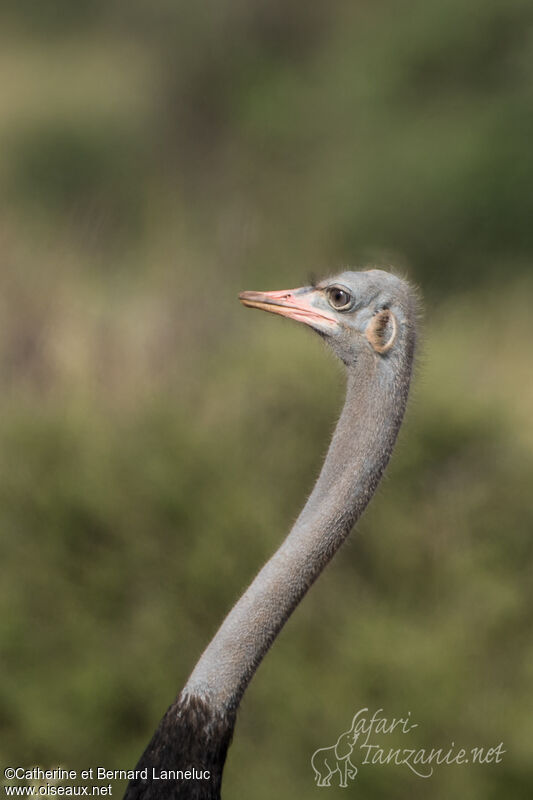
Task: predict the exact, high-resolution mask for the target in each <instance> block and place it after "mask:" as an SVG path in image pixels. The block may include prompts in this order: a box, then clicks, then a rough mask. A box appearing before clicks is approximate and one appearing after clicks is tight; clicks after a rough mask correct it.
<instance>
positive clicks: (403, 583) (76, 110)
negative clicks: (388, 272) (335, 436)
mask: <svg viewBox="0 0 533 800" xmlns="http://www.w3.org/2000/svg"><path fill="white" fill-rule="evenodd" d="M531 18H532V14H531V4H529V3H527V2H525V0H509V2H506V3H503V2H501V0H488V1H487V0H484V1H483V2H481V0H471V2H470V3H468V4H466V5H465V4H464V3H459V2H457V0H439V2H437V3H434V4H431V5H428V4H427V3H422V2H421V1H419V0H414V1H413V2H411V3H410V4H408V6H406V5H405V4H399V3H397V2H393V1H392V0H388V1H387V2H383V3H381V4H379V6H376V5H374V6H371V5H369V4H368V3H364V2H358V3H343V2H341V1H340V0H338V2H333V3H324V2H312V3H309V4H307V5H306V8H305V9H303V7H302V5H301V4H300V3H297V2H295V0H293V1H291V2H285V3H281V2H274V3H272V2H266V0H255V1H254V2H251V3H250V2H246V3H244V2H240V0H233V1H230V0H226V1H225V2H223V3H208V4H200V5H194V4H188V3H180V2H172V3H170V2H166V0H156V2H146V1H145V0H134V2H130V3H128V4H127V6H125V5H124V4H122V3H119V2H117V0H112V2H109V3H106V4H104V3H81V2H78V3H75V4H73V3H65V2H59V0H55V2H46V3H45V2H42V3H34V2H29V0H28V1H27V2H18V3H4V4H3V5H2V9H1V10H0V21H1V23H2V24H1V26H0V30H1V31H2V33H1V34H0V44H1V45H2V46H1V47H0V75H1V76H2V77H1V78H0V81H1V83H0V89H1V91H0V144H1V147H0V243H1V247H0V384H1V388H2V391H1V394H0V409H1V415H0V530H1V531H2V535H1V553H2V563H3V566H4V571H3V580H2V583H1V586H0V609H1V613H0V647H1V649H2V654H3V663H4V681H3V683H2V687H1V690H0V714H1V716H0V726H1V730H2V734H3V735H2V737H1V739H0V754H1V756H2V758H3V759H4V760H5V761H6V763H11V762H13V763H15V762H16V763H18V762H19V761H21V759H23V760H24V761H25V762H27V763H28V764H34V763H38V764H42V765H44V766H51V765H53V764H56V763H57V762H61V763H62V764H64V765H66V766H69V767H71V768H79V769H82V768H88V767H89V766H91V765H95V764H100V763H102V764H104V765H106V766H107V767H108V768H113V769H118V768H125V767H128V766H132V765H133V764H134V763H135V761H136V759H137V757H138V755H139V753H140V751H141V750H142V748H143V747H144V745H145V743H146V741H147V740H148V737H149V735H150V734H151V732H152V730H153V728H154V727H155V724H156V722H157V720H158V718H159V716H160V715H161V714H162V712H163V711H164V709H165V708H166V706H167V705H168V704H169V703H170V701H171V700H172V698H173V696H174V694H175V692H176V691H177V690H178V688H179V686H180V685H181V683H182V682H183V681H184V680H185V679H186V677H187V674H188V671H189V670H190V669H191V667H192V665H193V664H194V661H195V659H196V657H197V656H198V655H199V653H200V651H201V650H202V648H203V647H204V646H205V644H206V642H207V641H208V639H209V637H210V636H211V635H212V633H213V632H214V630H215V628H216V626H217V625H218V623H219V622H220V619H221V616H222V614H223V613H224V612H225V610H226V609H228V608H229V606H230V605H231V603H232V602H233V601H234V599H235V598H236V596H237V595H238V594H239V592H240V591H241V590H242V588H243V587H244V586H245V585H246V583H247V582H248V581H249V580H250V578H251V577H252V576H253V574H254V573H255V571H256V570H257V568H258V567H259V565H260V564H261V563H262V561H263V560H264V559H265V558H266V557H268V555H269V554H270V553H271V552H272V550H273V549H274V548H275V546H276V544H277V543H278V542H279V540H280V539H281V537H282V536H283V534H284V532H285V531H286V530H287V529H288V528H289V526H290V524H291V521H292V520H293V519H294V518H295V516H296V514H297V512H298V510H299V508H300V506H301V504H302V501H303V499H304V497H305V495H306V492H307V491H309V489H310V487H311V485H312V481H313V478H314V476H315V475H316V473H317V471H318V468H319V465H320V459H321V457H322V454H323V453H324V452H325V448H326V446H327V442H328V439H329V436H330V433H331V429H332V424H333V420H334V419H335V414H336V413H337V412H338V409H339V406H340V402H341V398H342V372H341V370H340V368H339V367H338V366H337V365H336V364H334V362H333V360H332V359H331V358H325V357H324V356H323V354H322V353H321V352H320V347H319V346H318V342H317V341H315V340H314V339H313V337H312V336H310V335H306V334H307V332H305V331H298V330H297V328H296V326H295V327H294V329H293V328H292V327H291V326H290V325H286V324H284V323H282V322H281V321H279V320H277V321H275V320H273V319H270V318H262V317H261V316H260V315H257V316H252V315H250V316H248V312H244V311H242V310H239V308H238V306H237V304H236V300H235V296H236V293H237V292H238V291H239V290H241V289H245V288H258V289H259V288H263V287H264V288H276V287H279V288H282V287H285V286H291V285H297V284H299V283H303V282H304V281H306V280H307V273H308V271H311V272H314V273H318V274H320V273H323V272H328V271H335V270H336V269H337V268H339V267H341V266H343V265H344V264H346V263H350V264H357V263H363V264H365V263H373V262H379V263H393V264H394V265H395V266H396V268H397V269H399V270H400V271H401V272H403V273H407V274H408V275H410V276H411V277H412V279H413V280H415V282H417V283H419V284H420V286H421V287H422V291H423V294H424V296H425V298H426V301H425V304H426V310H425V320H424V323H423V336H422V347H421V354H420V359H419V360H420V365H419V369H418V373H417V376H416V380H415V387H414V393H413V398H412V402H411V406H410V411H409V414H408V420H407V423H406V426H405V429H404V431H403V433H402V436H401V439H400V442H399V444H398V447H397V451H396V454H395V457H394V459H393V463H392V464H391V469H390V471H389V473H388V478H387V479H386V480H385V482H384V484H383V486H382V487H381V488H380V490H379V492H378V496H377V497H376V499H375V501H374V503H373V504H372V506H371V508H370V510H369V511H368V513H367V515H366V516H365V518H364V520H363V521H362V523H361V525H360V526H359V531H358V533H357V534H356V535H355V536H354V537H353V538H352V540H351V541H350V543H349V544H348V545H347V546H346V547H345V548H343V551H342V552H341V554H340V555H339V557H338V558H337V559H336V560H335V561H334V563H333V564H332V565H331V567H330V568H329V569H328V571H327V572H326V574H325V575H324V576H323V577H322V578H321V580H320V582H319V584H318V585H317V586H316V587H315V588H314V589H313V590H312V592H311V593H310V595H309V597H308V598H306V600H305V602H304V603H303V604H302V606H301V608H299V609H298V611H297V613H296V614H295V616H294V618H292V619H291V620H290V622H289V623H288V625H287V628H286V629H285V630H284V631H283V633H282V635H281V637H280V640H279V642H277V643H276V647H275V648H274V649H273V651H272V653H270V654H269V656H268V658H267V659H266V661H265V663H264V665H263V666H262V667H261V670H260V673H259V675H258V678H257V680H255V681H254V683H253V684H252V686H251V688H250V691H249V694H248V695H247V698H246V700H245V702H244V705H243V708H242V711H241V714H240V718H239V724H238V729H237V735H236V738H235V742H234V744H233V746H232V749H231V751H230V757H229V760H228V773H227V780H226V793H227V795H228V796H236V797H241V796H248V795H249V794H253V796H255V797H257V798H261V797H269V796H270V795H271V793H272V786H275V787H276V788H275V791H276V792H277V793H278V794H279V795H280V797H281V796H286V797H300V796H301V797H305V796H307V794H308V793H309V791H310V787H311V786H312V785H313V784H312V782H311V781H312V777H313V776H312V774H311V770H310V766H309V758H310V755H311V753H312V752H313V751H314V750H315V749H316V748H317V747H320V746H324V745H325V744H327V743H328V742H330V741H334V740H335V739H336V737H337V736H338V735H339V733H340V732H341V731H342V730H344V729H345V727H346V725H347V723H348V721H349V718H350V717H351V714H353V713H354V712H355V711H356V710H357V709H359V708H361V707H364V706H374V707H376V708H379V707H383V708H384V709H386V711H387V713H388V714H389V716H393V715H395V716H402V715H404V714H405V713H406V712H407V711H408V710H411V711H412V715H413V718H414V719H416V721H418V722H419V728H418V729H417V734H416V736H417V737H419V738H418V740H417V742H418V746H419V747H424V746H428V745H429V743H431V744H435V745H439V744H442V742H447V741H455V742H460V743H461V745H464V746H465V747H472V746H492V745H493V744H497V743H498V742H499V741H501V740H503V741H504V746H505V749H506V750H507V752H506V755H505V757H504V762H503V763H502V764H501V765H497V766H495V767H493V768H488V767H487V768H482V767H476V768H475V767H471V768H463V769H460V768H456V769H452V768H446V769H445V768H442V769H441V770H440V771H437V772H436V773H435V776H434V777H433V778H432V779H431V796H432V797H435V798H437V800H438V798H448V797H450V795H452V794H461V795H462V796H468V797H469V798H472V799H473V800H476V798H484V799H485V798H492V797H494V798H496V797H501V796H513V797H516V798H520V797H526V796H529V793H530V788H531V785H532V783H533V780H532V778H533V776H532V774H531V766H530V764H531V758H530V747H529V742H530V741H531V735H532V729H531V713H530V708H529V707H528V696H529V694H530V688H531V680H532V676H533V650H532V643H531V636H530V630H531V622H532V620H531V605H532V603H531V600H532V597H531V586H532V585H533V582H532V580H531V578H532V575H531V571H532V566H531V565H532V559H531V556H532V552H531V550H532V544H531V530H532V523H533V519H532V516H533V513H532V507H531V501H530V491H529V487H530V486H531V482H532V479H533V455H532V448H533V426H532V424H531V416H530V410H531V403H532V400H533V382H532V379H531V374H530V372H531V371H530V370H529V369H528V365H529V363H530V360H531V359H530V356H529V338H528V334H529V330H530V309H529V297H530V295H531V256H532V250H533V239H532V234H531V230H532V229H531V217H532V211H533V208H532V193H531V189H530V186H531V183H532V178H533V156H532V154H531V146H530V141H531V128H532V124H533V112H532V105H531V78H532V66H531V63H532V62H531V53H532V52H533V30H532V25H531ZM295 365H297V369H295ZM287 708H290V709H291V713H290V714H287ZM347 708H348V711H346V709H347ZM242 764H246V765H247V766H246V770H245V771H243V770H242ZM357 783H359V785H360V787H361V788H360V791H361V792H362V793H363V794H364V795H365V796H366V797H369V798H371V797H372V798H379V797H387V798H393V797H397V798H403V797H411V796H413V795H414V794H416V793H419V792H420V788H419V787H420V779H417V778H415V777H414V776H412V775H411V774H410V773H409V774H406V771H405V770H402V769H401V768H394V767H382V768H380V769H369V770H367V771H364V770H363V769H360V772H359V775H358V777H357ZM337 791H338V790H337ZM330 792H331V793H332V794H336V790H335V789H331V790H330Z"/></svg>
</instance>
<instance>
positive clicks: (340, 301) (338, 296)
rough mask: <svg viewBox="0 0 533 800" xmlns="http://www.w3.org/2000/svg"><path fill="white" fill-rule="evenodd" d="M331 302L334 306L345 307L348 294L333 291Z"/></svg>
mask: <svg viewBox="0 0 533 800" xmlns="http://www.w3.org/2000/svg"><path fill="white" fill-rule="evenodd" d="M333 302H334V304H335V305H336V306H345V305H346V303H347V302H348V293H347V292H343V291H342V289H334V290H333Z"/></svg>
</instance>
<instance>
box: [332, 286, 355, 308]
mask: <svg viewBox="0 0 533 800" xmlns="http://www.w3.org/2000/svg"><path fill="white" fill-rule="evenodd" d="M327 297H328V302H329V304H330V306H331V307H332V308H335V309H336V310H337V311H346V310H347V309H348V308H350V307H351V305H352V303H353V297H352V295H351V294H350V293H349V292H347V291H346V289H341V288H340V287H339V286H330V288H329V289H328V290H327Z"/></svg>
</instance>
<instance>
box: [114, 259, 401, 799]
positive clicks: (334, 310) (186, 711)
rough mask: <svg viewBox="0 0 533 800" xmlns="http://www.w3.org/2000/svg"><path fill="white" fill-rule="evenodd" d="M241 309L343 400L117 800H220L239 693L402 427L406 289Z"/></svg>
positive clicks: (333, 290)
mask: <svg viewBox="0 0 533 800" xmlns="http://www.w3.org/2000/svg"><path fill="white" fill-rule="evenodd" d="M239 299H240V300H241V302H242V303H243V304H244V305H245V306H248V307H250V308H259V309H262V310H264V311H270V312H273V313H275V314H281V315H282V316H284V317H288V318H290V319H294V320H297V321H299V322H303V323H305V324H306V325H308V326H310V327H311V328H313V329H314V330H315V331H317V332H318V333H319V334H320V335H321V336H322V337H323V339H324V340H325V341H326V343H327V344H328V345H329V346H330V347H331V349H332V350H333V352H334V353H335V354H336V355H337V356H338V357H339V358H340V359H341V360H342V361H343V362H344V364H345V366H346V371H347V389H346V400H345V404H344V408H343V410H342V413H341V416H340V419H339V422H338V424H337V427H336V430H335V433H334V435H333V438H332V441H331V444H330V447H329V450H328V453H327V455H326V459H325V462H324V465H323V467H322V471H321V472H320V475H319V477H318V480H317V482H316V484H315V487H314V489H313V491H312V493H311V495H310V496H309V498H308V500H307V502H306V504H305V506H304V508H303V510H302V512H301V513H300V516H299V517H298V519H297V520H296V522H295V524H294V526H293V528H292V530H291V531H290V533H289V535H288V536H287V538H286V539H285V541H284V542H283V543H282V544H281V546H280V547H279V549H278V550H277V551H276V552H275V553H274V555H273V556H272V558H271V559H270V560H269V561H267V563H266V564H265V566H264V567H263V568H262V569H261V571H260V572H259V574H258V575H257V576H256V578H255V579H254V580H253V582H252V583H251V585H250V586H249V588H248V589H247V590H246V591H245V592H244V594H243V595H242V597H241V598H240V599H239V600H238V601H237V603H236V604H235V606H234V607H233V609H232V610H231V611H230V613H229V614H228V616H227V617H226V618H225V620H224V621H223V623H222V625H221V626H220V628H219V630H218V632H217V633H216V634H215V636H214V638H213V639H212V641H211V643H210V644H209V645H208V646H207V648H206V650H205V651H204V652H203V654H202V655H201V657H200V659H199V661H198V663H197V664H196V666H195V668H194V669H193V671H192V673H191V675H190V677H189V679H188V681H187V683H186V684H185V687H184V688H183V689H182V691H181V692H180V694H179V695H178V697H177V698H176V700H175V701H174V703H173V704H172V705H171V706H170V708H169V709H168V711H167V712H166V714H165V715H164V717H163V719H162V720H161V722H160V724H159V727H158V728H157V730H156V732H155V733H154V735H153V737H152V740H151V741H150V743H149V744H148V747H147V748H146V750H145V752H144V753H143V755H142V756H141V759H140V761H139V763H138V765H137V767H136V771H135V772H134V775H133V778H132V779H131V780H130V783H129V785H128V788H127V790H126V794H125V800H178V799H179V798H188V800H191V798H194V800H215V799H216V798H220V787H221V781H222V770H223V767H224V762H225V760H226V753H227V749H228V746H229V744H230V741H231V738H232V735H233V728H234V725H235V717H236V712H237V707H238V705H239V703H240V701H241V698H242V696H243V694H244V691H245V690H246V687H247V686H248V684H249V682H250V680H251V678H252V676H253V675H254V673H255V671H256V669H257V667H258V666H259V664H260V662H261V660H262V659H263V657H264V656H265V654H266V652H267V651H268V649H269V647H270V646H271V644H272V642H273V641H274V639H275V638H276V636H277V635H278V633H279V632H280V630H281V628H282V627H283V625H284V623H285V622H286V620H287V619H288V617H289V616H290V614H291V613H292V612H293V611H294V609H295V608H296V606H297V605H298V603H299V602H300V600H301V599H302V598H303V596H304V595H305V593H306V592H307V590H308V589H309V587H310V586H311V584H312V583H313V582H314V581H315V580H316V578H317V577H318V575H319V574H320V572H321V571H322V570H323V569H324V567H325V566H326V564H327V563H328V562H329V561H330V559H331V558H332V556H333V555H334V553H335V551H336V550H337V549H338V548H339V547H340V545H341V544H342V542H343V541H344V540H345V539H346V537H347V536H348V534H349V532H350V530H351V528H352V527H353V525H354V523H355V522H356V520H358V519H359V517H360V516H361V514H362V512H363V511H364V509H365V508H366V506H367V504H368V502H369V501H370V499H371V497H372V495H373V494H374V491H375V490H376V487H377V485H378V483H379V480H380V478H381V476H382V474H383V471H384V469H385V467H386V465H387V462H388V460H389V457H390V455H391V452H392V448H393V446H394V442H395V440H396V436H397V434H398V430H399V428H400V425H401V422H402V418H403V415H404V410H405V405H406V401H407V394H408V391H409V382H410V377H411V368H412V363H413V355H414V349H415V336H416V334H415V322H416V300H415V294H414V292H413V290H412V289H411V288H410V287H409V285H408V284H407V283H406V282H405V281H403V280H401V279H400V278H398V277H396V276H395V275H392V274H390V273H388V272H384V271H383V270H378V269H371V270H367V271H363V272H348V271H347V272H343V273H341V274H340V275H337V276H335V277H334V278H331V279H327V280H324V281H321V282H320V283H318V284H316V285H314V286H307V287H304V288H300V289H293V290H287V291H276V292H243V293H242V294H241V295H239ZM174 770H176V771H177V772H174ZM187 771H188V772H187Z"/></svg>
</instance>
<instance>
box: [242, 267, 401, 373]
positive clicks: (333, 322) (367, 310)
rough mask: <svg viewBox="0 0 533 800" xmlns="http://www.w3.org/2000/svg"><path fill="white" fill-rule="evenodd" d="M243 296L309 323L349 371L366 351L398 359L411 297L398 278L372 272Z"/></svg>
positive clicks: (255, 304)
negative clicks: (395, 356) (311, 284)
mask: <svg viewBox="0 0 533 800" xmlns="http://www.w3.org/2000/svg"><path fill="white" fill-rule="evenodd" d="M239 298H240V300H241V302H242V303H243V304H244V305H245V306H249V307H251V308H260V309H262V310H263V311H270V312H273V313H275V314H281V315H282V316H284V317H289V318H290V319H294V320H297V321H298V322H304V323H305V324H306V325H309V326H310V327H311V328H313V329H314V330H315V331H317V332H318V333H319V334H320V335H321V336H322V337H323V338H324V339H325V340H326V342H327V343H328V345H329V346H330V347H331V349H332V350H333V351H334V353H335V354H336V355H337V356H338V357H339V358H340V359H341V360H342V361H343V362H344V363H345V364H346V366H347V367H351V366H353V365H354V364H355V363H356V361H357V358H358V355H359V354H360V353H361V350H362V349H363V348H364V349H366V350H368V348H370V349H371V351H373V352H374V353H375V354H377V355H380V356H384V355H387V357H388V359H390V360H392V361H393V360H394V354H395V350H396V347H397V346H398V345H399V344H400V342H401V340H402V339H403V328H404V327H405V323H406V320H407V319H408V311H409V306H410V303H411V302H412V293H410V292H408V290H407V288H406V284H405V283H404V282H403V281H402V280H400V279H399V278H397V277H396V276H395V275H391V273H389V272H384V271H383V270H380V269H371V270H367V271H365V272H348V271H347V272H342V273H340V274H339V275H335V276H334V277H332V278H327V279H325V280H323V281H320V283H318V284H316V285H315V286H304V287H302V288H299V289H287V290H284V291H276V292H242V293H241V294H240V295H239Z"/></svg>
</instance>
